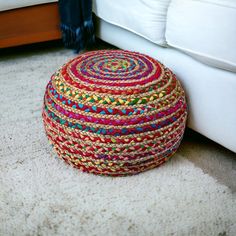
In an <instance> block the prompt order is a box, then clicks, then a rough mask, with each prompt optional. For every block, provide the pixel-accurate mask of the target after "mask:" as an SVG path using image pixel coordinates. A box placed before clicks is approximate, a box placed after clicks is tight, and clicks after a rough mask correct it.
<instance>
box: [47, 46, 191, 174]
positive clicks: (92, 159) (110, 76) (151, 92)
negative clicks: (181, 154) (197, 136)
mask: <svg viewBox="0 0 236 236" xmlns="http://www.w3.org/2000/svg"><path fill="white" fill-rule="evenodd" d="M186 115H187V112H186V101H185V97H184V91H183V89H182V87H181V86H180V83H179V82H178V80H176V78H175V76H174V74H173V73H172V72H171V71H170V70H169V69H167V68H165V67H164V66H163V65H162V64H161V63H159V62H158V61H156V60H154V59H152V58H151V57H149V56H146V55H143V54H140V53H135V52H129V51H123V50H101V51H92V52H87V53H85V54H82V55H80V56H78V57H77V58H75V59H74V60H72V61H70V62H68V63H67V64H65V65H63V66H62V68H61V69H60V70H59V71H57V72H56V73H55V74H54V75H53V76H52V78H51V80H50V82H49V84H48V86H47V90H46V93H45V107H44V113H43V116H44V121H45V127H46V131H47V134H48V136H49V139H50V140H52V142H53V143H54V144H55V146H56V149H57V152H58V153H59V155H60V156H63V158H64V159H67V160H69V162H73V160H74V162H73V164H75V161H76V160H77V162H76V163H77V164H78V165H79V166H78V167H79V168H81V169H82V170H85V171H90V172H94V173H104V174H109V173H113V174H114V175H119V174H128V173H137V172H140V171H142V170H145V169H147V168H151V167H154V165H157V163H159V162H161V161H164V160H166V159H167V157H168V156H170V155H171V154H172V153H173V152H174V151H175V150H176V148H177V147H178V145H179V142H180V139H181V137H182V135H183V130H184V127H185V121H186ZM58 132H60V135H59V136H60V138H61V139H63V140H64V139H65V140H64V141H63V144H62V143H61V142H60V141H58V140H57V138H55V136H57V135H58ZM65 136H66V137H65ZM71 145H72V147H73V148H74V151H72V152H71V149H70V148H71ZM75 147H76V148H75ZM65 150H66V151H65ZM68 153H69V154H68ZM160 153H161V154H160ZM65 155H67V157H65ZM82 159H85V161H84V162H83V161H82ZM125 160H127V163H126V162H125ZM96 161H97V163H98V164H96ZM132 162H133V163H132ZM86 163H90V165H86ZM91 163H92V164H91ZM139 164H140V165H139ZM102 165H103V167H102Z"/></svg>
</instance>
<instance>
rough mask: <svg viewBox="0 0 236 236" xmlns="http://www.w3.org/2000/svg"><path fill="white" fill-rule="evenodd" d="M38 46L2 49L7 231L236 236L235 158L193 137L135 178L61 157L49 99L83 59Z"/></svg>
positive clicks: (2, 202) (0, 149)
mask: <svg viewBox="0 0 236 236" xmlns="http://www.w3.org/2000/svg"><path fill="white" fill-rule="evenodd" d="M36 48H37V46H34V47H32V48H23V49H21V50H19V49H14V50H11V51H8V50H3V51H0V53H1V55H0V72H1V73H0V108H1V109H0V121H1V122H0V235H4V236H5V235H17V236H21V235H50V236H51V235H79V236H84V235H89V236H92V235H108V236H109V235H111V236H116V235H117V236H118V235H121V236H126V235H135V236H139V235H144V236H149V235H161V236H162V235H164V236H165V235H180V236H183V235H218V236H226V235H227V236H228V235H232V236H235V235H236V155H235V154H234V153H232V152H230V151H227V150H226V149H224V148H223V147H221V146H219V145H217V144H215V143H213V142H211V141H209V140H207V139H206V138H204V137H202V136H200V135H197V134H196V133H194V132H192V131H187V134H186V136H185V138H184V140H183V143H182V145H181V148H180V149H179V151H178V152H177V153H176V155H175V156H174V157H173V158H172V159H171V161H169V162H168V163H166V164H165V165H163V166H161V167H159V168H157V169H154V170H151V171H148V172H145V173H143V174H139V175H136V176H132V177H123V178H111V177H99V176H94V175H90V174H85V173H81V172H79V171H77V170H75V169H73V168H72V167H70V166H68V165H66V164H65V163H64V162H63V161H62V160H59V159H58V158H56V156H55V154H53V153H52V150H51V147H50V146H49V144H48V141H47V139H46V137H45V134H44V130H43V126H42V120H41V108H42V99H43V94H44V89H45V86H46V84H47V81H48V80H49V78H50V75H51V74H52V73H53V72H54V71H55V70H56V69H57V68H58V67H59V66H61V65H62V64H63V63H64V62H66V61H67V60H68V59H70V58H72V57H74V56H75V55H74V54H73V52H72V51H70V50H66V49H63V48H62V47H60V46H52V45H51V44H50V45H45V46H42V45H41V46H40V48H39V49H36Z"/></svg>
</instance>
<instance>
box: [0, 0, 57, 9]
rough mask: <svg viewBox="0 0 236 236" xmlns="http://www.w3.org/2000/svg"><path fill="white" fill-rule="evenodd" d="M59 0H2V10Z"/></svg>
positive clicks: (0, 2)
mask: <svg viewBox="0 0 236 236" xmlns="http://www.w3.org/2000/svg"><path fill="white" fill-rule="evenodd" d="M57 1H58V0H0V11H6V10H11V9H15V8H21V7H28V6H32V5H38V4H43V3H49V2H57Z"/></svg>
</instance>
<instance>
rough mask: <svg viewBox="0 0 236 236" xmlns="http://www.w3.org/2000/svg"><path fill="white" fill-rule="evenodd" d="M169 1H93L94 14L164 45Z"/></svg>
mask: <svg viewBox="0 0 236 236" xmlns="http://www.w3.org/2000/svg"><path fill="white" fill-rule="evenodd" d="M169 2H170V0H148V1H147V0H119V1H114V0H94V1H93V11H94V12H95V14H96V15H97V16H98V17H99V18H101V19H103V20H105V21H107V22H109V23H112V24H114V25H118V26H120V27H122V28H125V29H128V30H129V31H132V32H134V33H136V34H138V35H141V36H143V37H144V38H147V39H149V40H150V41H152V42H154V43H157V44H159V45H165V44H166V42H165V25H166V14H167V8H168V5H169Z"/></svg>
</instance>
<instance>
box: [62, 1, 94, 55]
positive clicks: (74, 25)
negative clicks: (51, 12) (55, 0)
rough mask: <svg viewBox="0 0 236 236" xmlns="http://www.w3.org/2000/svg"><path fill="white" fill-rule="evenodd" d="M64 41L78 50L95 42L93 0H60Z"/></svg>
mask: <svg viewBox="0 0 236 236" xmlns="http://www.w3.org/2000/svg"><path fill="white" fill-rule="evenodd" d="M59 11H60V17H61V30H62V39H63V43H64V45H65V46H66V47H68V48H73V49H75V50H76V51H77V52H80V51H81V50H83V49H85V48H86V47H88V46H91V45H92V44H93V43H94V42H95V36H94V26H93V21H92V0H59Z"/></svg>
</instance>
